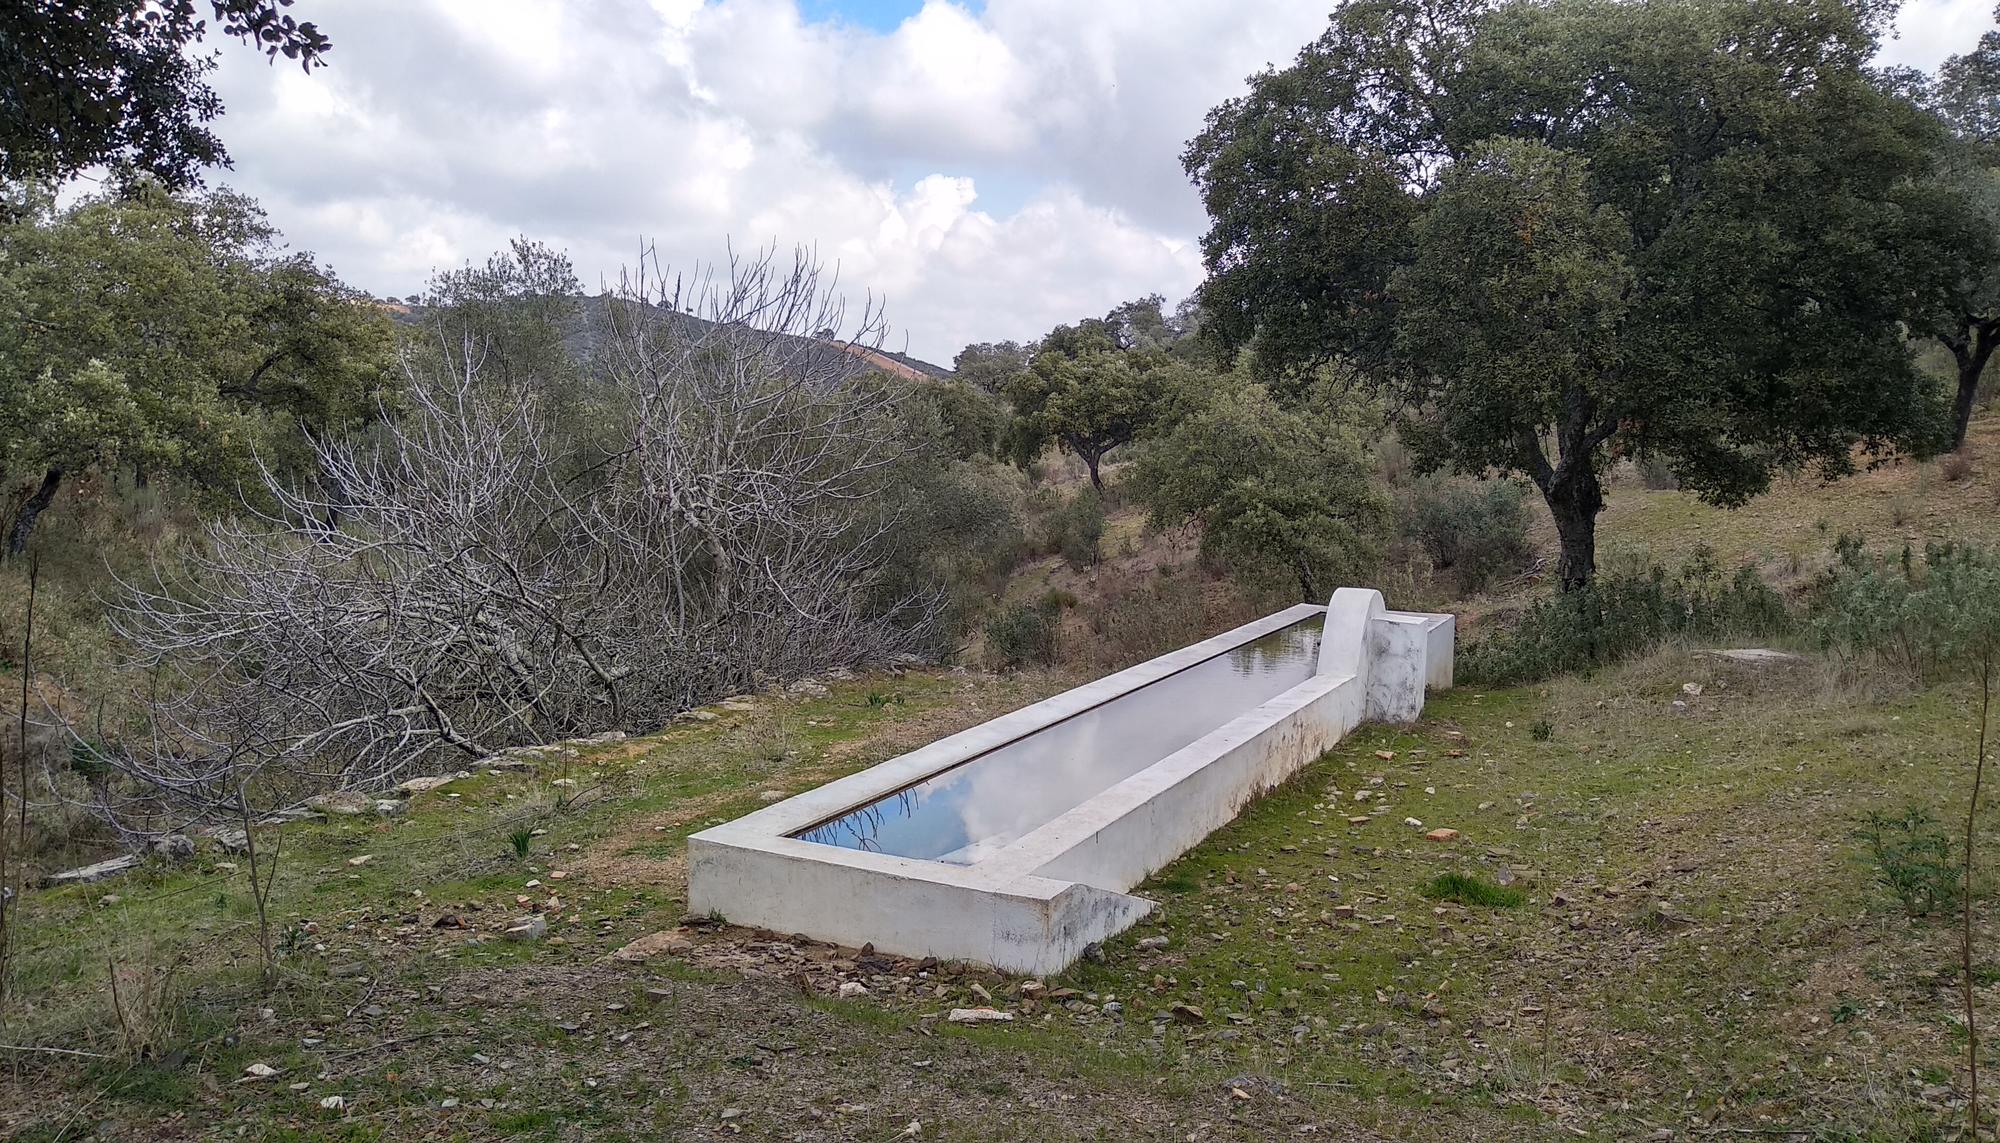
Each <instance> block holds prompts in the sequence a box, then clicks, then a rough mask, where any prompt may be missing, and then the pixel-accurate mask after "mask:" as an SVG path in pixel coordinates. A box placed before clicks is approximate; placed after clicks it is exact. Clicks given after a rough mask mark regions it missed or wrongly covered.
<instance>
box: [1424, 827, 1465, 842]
mask: <svg viewBox="0 0 2000 1143" xmlns="http://www.w3.org/2000/svg"><path fill="white" fill-rule="evenodd" d="M1424 836H1425V837H1427V838H1429V839H1430V840H1432V841H1454V840H1456V839H1457V838H1458V831H1457V830H1455V829H1451V828H1449V827H1441V828H1439V829H1434V830H1432V831H1431V832H1429V833H1427V834H1425V835H1424Z"/></svg>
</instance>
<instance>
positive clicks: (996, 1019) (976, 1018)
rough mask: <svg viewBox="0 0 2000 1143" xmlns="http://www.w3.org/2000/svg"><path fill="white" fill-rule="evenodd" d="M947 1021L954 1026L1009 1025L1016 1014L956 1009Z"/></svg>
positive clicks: (988, 1009)
mask: <svg viewBox="0 0 2000 1143" xmlns="http://www.w3.org/2000/svg"><path fill="white" fill-rule="evenodd" d="M945 1019H946V1020H947V1021H949V1022H950V1023H953V1024H996V1023H997V1024H1008V1023H1012V1022H1013V1019H1014V1014H1013V1013H1012V1012H1002V1011H1001V1010H1000V1009H998V1008H954V1009H952V1010H951V1014H950V1015H949V1016H946V1017H945Z"/></svg>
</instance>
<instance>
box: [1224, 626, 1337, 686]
mask: <svg viewBox="0 0 2000 1143" xmlns="http://www.w3.org/2000/svg"><path fill="white" fill-rule="evenodd" d="M1325 624H1326V620H1324V619H1317V618H1316V619H1308V620H1306V621H1305V622H1303V623H1294V624H1292V625H1291V626H1290V627H1285V628H1281V629H1280V630H1277V631H1273V632H1271V633H1270V634H1269V635H1266V636H1264V637H1263V638H1261V639H1256V640H1253V641H1251V642H1249V643H1245V644H1243V645H1242V646H1241V647H1237V648H1235V649H1234V650H1232V651H1229V652H1228V653H1227V654H1228V657H1229V665H1230V666H1231V667H1233V668H1234V669H1235V671H1236V673H1237V674H1239V675H1263V674H1269V673H1270V672H1272V671H1275V670H1279V669H1281V668H1284V667H1288V666H1291V665H1292V664H1294V663H1298V662H1301V661H1311V660H1313V659H1315V658H1317V657H1318V655H1319V640H1320V633H1321V631H1322V630H1323V629H1324V627H1325Z"/></svg>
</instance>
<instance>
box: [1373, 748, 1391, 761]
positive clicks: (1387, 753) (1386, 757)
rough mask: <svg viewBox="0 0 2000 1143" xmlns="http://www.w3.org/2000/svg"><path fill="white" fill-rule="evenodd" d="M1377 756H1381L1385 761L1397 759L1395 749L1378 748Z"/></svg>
mask: <svg viewBox="0 0 2000 1143" xmlns="http://www.w3.org/2000/svg"><path fill="white" fill-rule="evenodd" d="M1375 757H1377V758H1380V759H1381V760H1382V761H1384V762H1394V761H1395V760H1396V752H1395V751H1394V750H1377V751H1376V752H1375Z"/></svg>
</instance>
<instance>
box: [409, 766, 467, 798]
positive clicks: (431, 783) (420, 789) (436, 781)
mask: <svg viewBox="0 0 2000 1143" xmlns="http://www.w3.org/2000/svg"><path fill="white" fill-rule="evenodd" d="M463 777H467V775H466V774H465V772H464V771H460V772H459V773H457V774H433V775H431V776H429V777H426V778H408V779H405V780H404V781H403V782H401V783H400V784H398V785H397V786H396V789H395V792H396V793H397V794H400V795H402V796H403V797H405V798H409V797H415V796H416V795H418V794H428V793H430V792H431V791H432V790H436V789H441V788H442V787H445V786H449V785H450V784H452V783H453V782H456V781H458V780H459V779H460V778H463Z"/></svg>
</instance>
